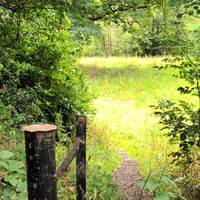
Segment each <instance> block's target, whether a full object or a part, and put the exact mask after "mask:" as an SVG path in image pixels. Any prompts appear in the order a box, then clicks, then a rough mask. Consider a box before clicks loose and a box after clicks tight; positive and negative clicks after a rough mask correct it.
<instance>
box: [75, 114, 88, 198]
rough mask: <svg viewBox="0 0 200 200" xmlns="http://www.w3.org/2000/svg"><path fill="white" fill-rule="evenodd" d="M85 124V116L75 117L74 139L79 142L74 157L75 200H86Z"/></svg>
mask: <svg viewBox="0 0 200 200" xmlns="http://www.w3.org/2000/svg"><path fill="white" fill-rule="evenodd" d="M86 122H87V119H86V117H85V116H79V117H77V121H76V137H77V139H80V141H81V142H80V146H79V148H78V149H77V156H76V191H77V200H85V199H86Z"/></svg>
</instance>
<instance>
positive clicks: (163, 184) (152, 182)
mask: <svg viewBox="0 0 200 200" xmlns="http://www.w3.org/2000/svg"><path fill="white" fill-rule="evenodd" d="M139 186H140V187H141V189H143V190H147V191H149V192H151V193H153V194H154V199H155V200H170V199H180V200H186V199H185V198H184V197H182V195H181V193H180V189H179V188H178V186H177V184H176V183H175V182H174V181H173V180H171V179H170V178H169V177H168V176H166V175H164V174H162V175H161V176H160V177H158V178H156V177H155V176H149V177H148V178H147V180H142V181H141V182H140V183H139Z"/></svg>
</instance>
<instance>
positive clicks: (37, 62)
mask: <svg viewBox="0 0 200 200" xmlns="http://www.w3.org/2000/svg"><path fill="white" fill-rule="evenodd" d="M1 12H2V13H3V15H2V17H1V21H2V23H1V26H2V27H1V28H4V29H5V30H13V31H8V32H7V31H6V32H4V31H2V33H3V34H2V36H3V37H6V40H5V39H4V38H3V37H2V40H1V54H0V56H1V67H0V88H1V90H0V99H1V101H2V102H3V104H4V105H6V106H7V105H12V106H13V111H12V117H13V119H16V120H15V124H14V125H15V127H19V126H20V124H27V123H33V122H38V121H40V122H41V121H44V120H45V121H49V122H54V121H55V115H56V114H55V113H58V112H60V113H61V114H62V115H63V120H64V123H66V122H68V123H70V122H72V121H73V120H74V118H75V114H77V113H79V112H86V111H87V108H88V104H87V103H88V101H89V98H88V95H87V87H86V85H85V83H84V74H83V72H82V71H81V69H80V68H78V67H77V66H76V62H75V61H76V58H77V55H76V54H75V52H77V46H78V44H76V43H75V42H73V41H72V38H71V36H70V34H69V32H68V30H67V29H69V27H70V23H69V22H68V19H67V17H66V16H63V19H62V20H60V15H59V14H58V13H57V12H56V11H54V10H51V11H49V10H42V11H41V10H40V11H37V10H36V11H31V10H30V11H29V12H27V13H24V16H21V18H20V19H19V18H18V15H17V13H14V15H13V16H12V12H10V11H8V10H6V9H4V10H3V9H1ZM19 20H20V21H19ZM10 22H11V23H10ZM17 23H19V24H18V25H17ZM13 37H14V38H13ZM15 37H17V38H15ZM12 40H13V42H12ZM11 42H12V45H11ZM18 115H20V120H19V119H18V118H17V116H18Z"/></svg>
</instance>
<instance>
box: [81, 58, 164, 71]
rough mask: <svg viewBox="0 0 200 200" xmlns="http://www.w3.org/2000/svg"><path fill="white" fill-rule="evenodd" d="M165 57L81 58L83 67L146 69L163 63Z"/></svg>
mask: <svg viewBox="0 0 200 200" xmlns="http://www.w3.org/2000/svg"><path fill="white" fill-rule="evenodd" d="M164 58H165V57H163V56H160V57H88V58H81V60H80V63H81V64H82V65H90V66H92V65H95V66H97V67H106V68H113V67H117V68H121V67H124V66H127V65H131V66H135V67H146V66H152V65H156V64H159V63H161V61H162V60H163V59H164Z"/></svg>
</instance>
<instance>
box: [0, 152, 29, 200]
mask: <svg viewBox="0 0 200 200" xmlns="http://www.w3.org/2000/svg"><path fill="white" fill-rule="evenodd" d="M23 159H24V155H23V154H21V153H15V154H14V153H12V152H10V151H1V152H0V172H1V173H0V188H1V192H0V196H1V198H3V199H8V200H9V199H10V200H25V199H26V196H27V194H26V180H25V167H24V162H22V161H21V160H23Z"/></svg>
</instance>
